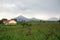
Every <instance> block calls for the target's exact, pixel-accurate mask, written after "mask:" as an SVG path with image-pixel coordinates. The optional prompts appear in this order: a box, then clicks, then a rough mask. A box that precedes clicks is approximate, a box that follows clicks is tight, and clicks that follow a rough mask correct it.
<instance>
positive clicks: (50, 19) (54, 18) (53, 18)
mask: <svg viewBox="0 0 60 40" xmlns="http://www.w3.org/2000/svg"><path fill="white" fill-rule="evenodd" d="M48 21H58V18H56V17H52V18H49V19H48Z"/></svg>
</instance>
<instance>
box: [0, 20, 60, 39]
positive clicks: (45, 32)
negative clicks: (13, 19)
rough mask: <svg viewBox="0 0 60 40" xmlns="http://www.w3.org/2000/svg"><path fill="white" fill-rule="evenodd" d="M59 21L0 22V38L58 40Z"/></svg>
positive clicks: (59, 32) (59, 31) (59, 35)
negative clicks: (10, 23)
mask: <svg viewBox="0 0 60 40" xmlns="http://www.w3.org/2000/svg"><path fill="white" fill-rule="evenodd" d="M59 24H60V23H59V22H44V21H41V22H38V21H36V22H34V21H30V22H18V23H17V25H4V24H0V40H60V25H59Z"/></svg>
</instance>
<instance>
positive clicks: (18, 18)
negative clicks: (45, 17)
mask: <svg viewBox="0 0 60 40" xmlns="http://www.w3.org/2000/svg"><path fill="white" fill-rule="evenodd" d="M14 19H17V21H30V20H32V21H39V20H40V19H37V18H30V19H29V18H26V17H24V16H22V15H20V16H18V17H16V18H14Z"/></svg>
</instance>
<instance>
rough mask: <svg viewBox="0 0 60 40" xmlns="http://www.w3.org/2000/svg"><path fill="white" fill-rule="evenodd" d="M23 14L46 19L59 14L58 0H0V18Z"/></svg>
mask: <svg viewBox="0 0 60 40" xmlns="http://www.w3.org/2000/svg"><path fill="white" fill-rule="evenodd" d="M19 15H23V16H25V17H27V18H31V17H36V18H39V19H48V18H50V17H59V16H60V0H0V19H1V18H8V19H10V18H14V17H16V16H19Z"/></svg>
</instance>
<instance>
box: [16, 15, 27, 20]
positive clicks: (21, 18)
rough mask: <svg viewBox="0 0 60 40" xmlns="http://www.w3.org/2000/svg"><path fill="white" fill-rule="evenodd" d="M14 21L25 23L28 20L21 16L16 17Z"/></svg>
mask: <svg viewBox="0 0 60 40" xmlns="http://www.w3.org/2000/svg"><path fill="white" fill-rule="evenodd" d="M15 19H17V21H27V20H28V18H26V17H24V16H22V15H20V16H18V17H16V18H15Z"/></svg>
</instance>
